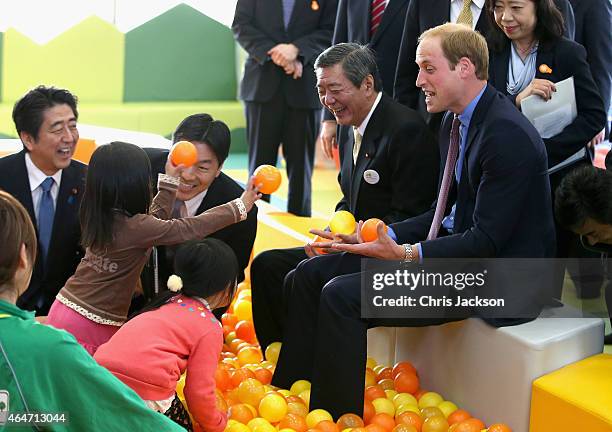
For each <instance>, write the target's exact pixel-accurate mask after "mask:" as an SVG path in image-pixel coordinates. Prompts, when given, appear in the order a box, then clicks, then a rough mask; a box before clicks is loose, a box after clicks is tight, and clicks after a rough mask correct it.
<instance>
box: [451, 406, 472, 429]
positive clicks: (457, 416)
mask: <svg viewBox="0 0 612 432" xmlns="http://www.w3.org/2000/svg"><path fill="white" fill-rule="evenodd" d="M469 418H472V414H470V413H469V412H467V411H466V410H464V409H461V408H460V409H458V410H455V411H453V412H452V413H450V414H449V415H448V418H447V420H448V424H450V425H452V424H455V423H460V422H462V421H464V420H467V419H469Z"/></svg>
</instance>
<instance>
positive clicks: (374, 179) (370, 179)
mask: <svg viewBox="0 0 612 432" xmlns="http://www.w3.org/2000/svg"><path fill="white" fill-rule="evenodd" d="M363 179H364V180H365V182H366V183H368V184H371V185H373V184H376V183H378V182H379V181H380V175H379V174H378V173H377V172H376V171H374V170H371V169H369V170H365V171H364V173H363Z"/></svg>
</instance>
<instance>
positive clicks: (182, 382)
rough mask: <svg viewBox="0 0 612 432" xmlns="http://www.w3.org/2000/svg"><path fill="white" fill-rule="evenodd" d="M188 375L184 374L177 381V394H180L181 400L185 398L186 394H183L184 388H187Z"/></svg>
mask: <svg viewBox="0 0 612 432" xmlns="http://www.w3.org/2000/svg"><path fill="white" fill-rule="evenodd" d="M186 376H187V375H185V374H183V375H181V377H180V378H179V380H178V381H177V382H176V394H177V395H178V397H179V399H180V400H185V396H184V395H183V390H184V389H185V378H186Z"/></svg>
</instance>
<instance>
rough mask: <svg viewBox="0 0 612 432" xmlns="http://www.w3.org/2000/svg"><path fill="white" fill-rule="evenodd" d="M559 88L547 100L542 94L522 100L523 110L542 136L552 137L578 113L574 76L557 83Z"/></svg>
mask: <svg viewBox="0 0 612 432" xmlns="http://www.w3.org/2000/svg"><path fill="white" fill-rule="evenodd" d="M555 87H556V89H557V91H556V92H553V93H552V97H551V98H550V100H548V101H546V100H544V99H542V98H541V97H540V96H537V95H531V96H528V97H526V98H525V99H523V100H522V101H521V111H522V112H523V115H524V116H525V117H527V119H528V120H529V121H530V122H531V124H532V125H534V126H535V128H536V129H537V130H538V132H539V133H540V136H541V137H542V138H550V137H553V136H555V135H557V134H558V133H560V132H561V131H562V130H563V129H564V128H565V127H566V126H567V125H569V124H571V123H572V122H573V121H574V119H575V118H576V116H577V115H578V108H577V106H576V92H575V90H574V77H569V78H567V79H565V80H563V81H559V82H558V83H555Z"/></svg>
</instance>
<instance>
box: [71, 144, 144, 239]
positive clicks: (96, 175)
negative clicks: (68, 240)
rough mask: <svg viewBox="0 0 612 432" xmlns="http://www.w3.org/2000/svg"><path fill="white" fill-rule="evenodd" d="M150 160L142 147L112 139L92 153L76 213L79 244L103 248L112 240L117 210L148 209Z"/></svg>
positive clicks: (127, 213)
mask: <svg viewBox="0 0 612 432" xmlns="http://www.w3.org/2000/svg"><path fill="white" fill-rule="evenodd" d="M150 206H151V163H150V162H149V158H148V157H147V154H146V153H145V151H144V150H143V149H141V148H140V147H138V146H136V145H134V144H128V143H124V142H119V141H115V142H112V143H110V144H105V145H101V146H100V147H98V148H97V149H96V151H94V152H93V154H92V155H91V160H90V161H89V167H88V169H87V181H86V183H85V192H84V194H83V201H82V203H81V209H80V213H79V217H80V223H81V231H82V234H81V244H82V245H83V246H84V247H90V248H96V249H102V248H104V247H106V246H108V245H109V244H110V243H111V242H112V241H113V235H114V234H115V233H114V220H115V217H116V215H117V213H123V214H125V215H127V216H134V215H136V214H139V213H143V214H145V213H149V207H150Z"/></svg>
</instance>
